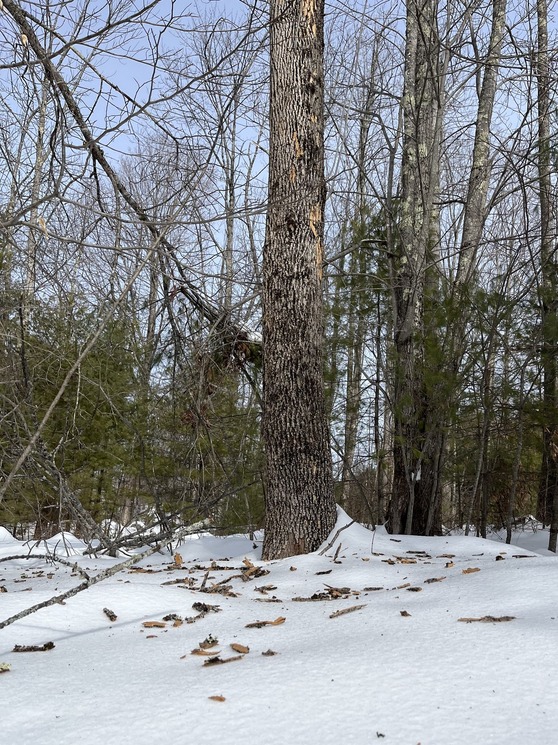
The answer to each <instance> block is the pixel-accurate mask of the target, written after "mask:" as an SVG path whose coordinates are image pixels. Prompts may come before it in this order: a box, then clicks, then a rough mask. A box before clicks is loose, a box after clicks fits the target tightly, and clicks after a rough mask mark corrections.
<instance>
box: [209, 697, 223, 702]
mask: <svg viewBox="0 0 558 745" xmlns="http://www.w3.org/2000/svg"><path fill="white" fill-rule="evenodd" d="M208 698H209V699H211V701H226V700H227V699H226V698H225V697H224V696H208Z"/></svg>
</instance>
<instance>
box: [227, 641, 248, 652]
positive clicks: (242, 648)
mask: <svg viewBox="0 0 558 745" xmlns="http://www.w3.org/2000/svg"><path fill="white" fill-rule="evenodd" d="M231 649H232V650H233V652H238V653H239V654H248V652H249V651H250V647H245V646H244V644H236V643H234V644H231Z"/></svg>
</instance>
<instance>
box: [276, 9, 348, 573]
mask: <svg viewBox="0 0 558 745" xmlns="http://www.w3.org/2000/svg"><path fill="white" fill-rule="evenodd" d="M270 8H271V26H270V37H271V90H270V144H269V195H268V199H269V205H268V214H267V224H266V240H265V246H264V265H263V288H262V301H263V348H264V411H263V437H264V442H265V449H266V460H267V486H266V526H265V538H264V547H263V556H264V557H265V558H266V559H271V558H280V557H284V556H289V555H292V554H300V553H305V552H309V551H313V550H315V549H316V548H317V547H318V546H319V545H320V543H322V542H323V540H324V539H325V538H326V537H327V534H328V533H329V531H330V530H331V529H332V528H333V526H334V524H335V518H336V508H335V500H334V496H333V476H332V465H331V453H330V447H329V431H328V422H327V416H326V405H325V397H324V381H323V359H322V358H323V327H322V261H323V244H322V240H323V214H324V202H325V179H324V143H323V121H324V120H323V82H324V81H323V19H324V6H323V0H302V1H301V2H300V3H291V2H288V3H285V2H282V1H281V0H271V3H270Z"/></svg>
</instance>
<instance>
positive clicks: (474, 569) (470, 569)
mask: <svg viewBox="0 0 558 745" xmlns="http://www.w3.org/2000/svg"><path fill="white" fill-rule="evenodd" d="M475 572H480V567H468V568H467V569H462V570H461V574H474V573H475Z"/></svg>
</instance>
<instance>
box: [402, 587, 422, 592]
mask: <svg viewBox="0 0 558 745" xmlns="http://www.w3.org/2000/svg"><path fill="white" fill-rule="evenodd" d="M406 589H407V592H422V587H407V588H406Z"/></svg>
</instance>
